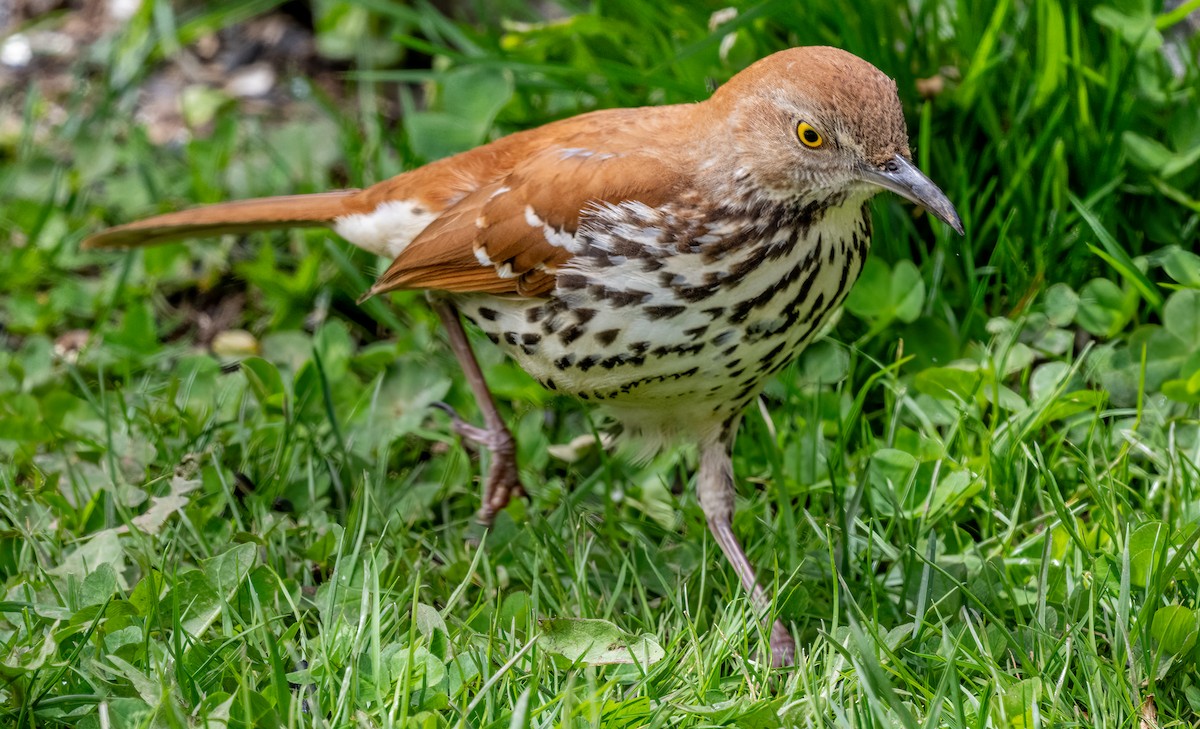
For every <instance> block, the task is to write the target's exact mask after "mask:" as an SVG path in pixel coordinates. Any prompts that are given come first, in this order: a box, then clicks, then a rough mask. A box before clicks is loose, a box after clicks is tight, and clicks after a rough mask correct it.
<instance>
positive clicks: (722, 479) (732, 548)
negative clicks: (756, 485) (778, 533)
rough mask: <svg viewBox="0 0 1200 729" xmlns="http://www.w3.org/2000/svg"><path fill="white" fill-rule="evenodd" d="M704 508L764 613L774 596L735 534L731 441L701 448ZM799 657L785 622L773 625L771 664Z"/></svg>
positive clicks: (716, 535)
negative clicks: (759, 576) (755, 569)
mask: <svg viewBox="0 0 1200 729" xmlns="http://www.w3.org/2000/svg"><path fill="white" fill-rule="evenodd" d="M696 491H697V494H698V496H699V498H700V507H701V508H702V509H704V516H705V517H706V518H707V519H708V528H709V530H710V531H711V532H712V535H713V538H715V539H716V540H717V544H719V545H720V546H721V551H722V552H724V553H725V558H726V559H728V560H729V563H730V564H732V565H733V569H734V571H735V572H737V573H738V577H740V578H741V580H742V586H743V587H744V588H745V589H746V591H747V592H749V593H750V601H751V603H752V604H753V605H754V608H755V610H756V611H758V613H759V614H760V617H761V616H764V615H765V614H766V613H767V611H768V610H769V609H770V607H771V598H770V596H768V595H767V591H766V590H765V589H763V586H762V585H760V584H758V580H757V579H756V578H755V576H754V568H753V567H751V566H750V560H749V559H747V558H746V552H745V551H744V550H743V549H742V545H741V543H740V542H738V540H737V537H735V536H734V535H733V497H734V491H733V460H732V459H731V458H730V443H722V442H719V441H718V442H714V443H709V444H707V445H703V446H701V448H700V471H699V473H698V474H697V476H696ZM795 660H796V643H795V641H794V640H792V636H791V634H790V633H789V632H788V629H787V627H785V626H784V624H783V623H782V622H780V621H779V620H776V621H775V623H774V624H773V625H772V626H771V665H772V666H776V667H778V666H790V665H792V663H794V662H795Z"/></svg>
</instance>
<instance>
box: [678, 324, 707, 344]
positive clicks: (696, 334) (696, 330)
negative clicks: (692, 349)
mask: <svg viewBox="0 0 1200 729" xmlns="http://www.w3.org/2000/svg"><path fill="white" fill-rule="evenodd" d="M706 332H708V325H707V324H705V325H703V326H698V327H692V328H691V329H684V330H683V333H684V334H686V335H687V336H688V337H690V338H691V339H692V341H695V340H697V339H699V338H700V337H703V336H704V335H705V333H706Z"/></svg>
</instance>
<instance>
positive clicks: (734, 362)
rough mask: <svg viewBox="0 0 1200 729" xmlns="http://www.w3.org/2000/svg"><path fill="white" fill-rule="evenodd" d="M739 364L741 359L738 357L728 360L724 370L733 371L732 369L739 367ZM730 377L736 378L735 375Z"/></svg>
mask: <svg viewBox="0 0 1200 729" xmlns="http://www.w3.org/2000/svg"><path fill="white" fill-rule="evenodd" d="M741 363H742V358H741V357H738V358H737V359H731V360H729V361H728V362H726V363H725V368H726V369H733V368H734V367H737V366H738V365H740V364H741ZM730 377H737V375H730Z"/></svg>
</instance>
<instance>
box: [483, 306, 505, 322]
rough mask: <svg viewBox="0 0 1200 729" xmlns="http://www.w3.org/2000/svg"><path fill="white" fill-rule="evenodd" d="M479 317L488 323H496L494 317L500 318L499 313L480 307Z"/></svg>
mask: <svg viewBox="0 0 1200 729" xmlns="http://www.w3.org/2000/svg"><path fill="white" fill-rule="evenodd" d="M479 315H480V316H482V317H483V318H484V319H487V320H488V321H496V317H498V316H500V313H499V312H497V311H496V310H495V309H489V308H487V307H486V306H481V307H479Z"/></svg>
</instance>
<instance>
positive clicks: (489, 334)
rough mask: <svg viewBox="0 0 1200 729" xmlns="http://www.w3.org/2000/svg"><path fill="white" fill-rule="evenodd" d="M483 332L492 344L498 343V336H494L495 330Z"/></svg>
mask: <svg viewBox="0 0 1200 729" xmlns="http://www.w3.org/2000/svg"><path fill="white" fill-rule="evenodd" d="M484 334H486V335H487V338H488V341H490V342H491V343H492V344H499V343H500V337H498V336H496V333H495V332H484Z"/></svg>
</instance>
